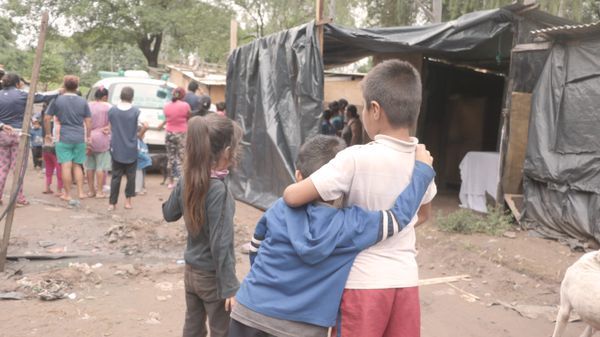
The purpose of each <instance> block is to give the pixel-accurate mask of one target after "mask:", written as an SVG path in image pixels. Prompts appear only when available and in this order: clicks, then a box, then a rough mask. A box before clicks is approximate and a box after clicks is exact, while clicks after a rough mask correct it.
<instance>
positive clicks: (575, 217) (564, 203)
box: [524, 23, 600, 242]
mask: <svg viewBox="0 0 600 337" xmlns="http://www.w3.org/2000/svg"><path fill="white" fill-rule="evenodd" d="M534 33H535V34H537V35H539V36H540V37H545V38H547V39H549V40H551V41H552V42H553V46H552V49H551V51H550V56H549V57H548V59H547V61H546V64H545V66H544V70H543V71H542V75H541V76H540V78H539V80H538V82H537V85H536V88H535V90H534V92H533V97H532V105H531V120H530V126H529V142H528V146H527V155H526V159H525V167H524V175H525V179H524V185H525V186H524V187H525V194H524V196H525V214H524V220H525V223H526V224H527V226H528V227H529V228H533V229H535V230H536V231H537V232H539V233H541V234H542V235H544V236H547V237H551V238H555V239H565V238H566V237H571V238H577V239H580V240H582V241H585V240H588V239H595V240H596V241H597V242H600V109H599V108H598V107H599V106H600V58H599V57H598V55H600V23H596V24H588V25H577V26H565V27H556V28H552V29H542V30H539V31H536V32H534Z"/></svg>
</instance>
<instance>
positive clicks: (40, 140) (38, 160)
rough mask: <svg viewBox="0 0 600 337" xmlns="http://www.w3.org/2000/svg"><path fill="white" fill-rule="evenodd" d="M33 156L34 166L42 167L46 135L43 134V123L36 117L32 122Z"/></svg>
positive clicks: (36, 167)
mask: <svg viewBox="0 0 600 337" xmlns="http://www.w3.org/2000/svg"><path fill="white" fill-rule="evenodd" d="M29 133H30V134H31V156H32V157H33V167H34V168H35V169H42V146H43V145H44V136H43V135H42V124H40V120H39V119H37V118H34V119H33V120H32V124H31V130H30V131H29Z"/></svg>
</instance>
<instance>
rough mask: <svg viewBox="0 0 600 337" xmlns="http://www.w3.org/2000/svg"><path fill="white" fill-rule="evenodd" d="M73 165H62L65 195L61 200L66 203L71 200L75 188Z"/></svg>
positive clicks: (69, 163) (68, 163) (70, 163)
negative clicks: (72, 190)
mask: <svg viewBox="0 0 600 337" xmlns="http://www.w3.org/2000/svg"><path fill="white" fill-rule="evenodd" d="M72 168H73V163H72V162H67V163H62V164H61V170H62V179H63V188H64V189H65V193H64V194H63V196H61V197H60V198H61V199H63V200H66V201H70V200H71V187H72V186H73V172H72Z"/></svg>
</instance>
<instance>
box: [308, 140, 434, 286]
mask: <svg viewBox="0 0 600 337" xmlns="http://www.w3.org/2000/svg"><path fill="white" fill-rule="evenodd" d="M418 142H419V141H418V139H416V138H411V141H410V142H405V141H400V140H398V139H395V138H391V137H387V136H382V135H378V136H375V141H373V142H371V143H369V144H367V145H355V146H351V147H349V148H346V149H345V150H343V151H341V152H340V153H338V155H337V156H336V157H335V158H334V159H333V160H331V161H330V162H329V163H328V164H326V165H324V166H323V167H322V168H320V169H319V170H318V171H317V172H315V173H313V174H312V175H311V176H310V178H311V180H312V182H313V184H314V185H315V187H316V189H317V191H318V192H319V194H320V195H321V197H322V198H323V199H324V200H335V199H338V198H339V197H342V196H344V197H345V200H344V203H345V206H349V205H357V206H361V207H363V208H366V209H368V210H371V211H375V210H386V209H389V208H391V207H392V205H393V204H394V201H395V200H396V198H397V197H398V196H399V195H400V193H401V192H402V191H403V190H404V188H406V186H408V184H409V183H410V179H411V177H412V171H413V168H414V165H415V149H416V145H417V144H418ZM436 191H437V190H436V186H435V183H433V182H432V183H431V185H430V186H429V188H428V190H427V192H426V194H425V197H424V198H423V201H422V204H426V203H429V202H431V200H432V199H433V197H434V196H435V194H436ZM417 220H418V217H417V216H416V215H415V217H414V218H413V219H412V221H411V222H410V224H409V225H408V226H407V227H406V228H405V229H403V230H402V233H400V234H398V235H396V236H394V237H392V238H390V239H387V240H384V241H382V242H380V243H378V244H376V245H375V246H372V247H371V248H369V249H367V250H364V251H363V252H361V253H360V254H359V255H358V256H357V257H356V260H354V264H353V265H352V270H351V271H350V275H349V277H348V281H347V282H346V288H347V289H386V288H405V287H414V286H416V285H417V283H418V280H419V272H418V267H417V262H416V259H415V256H416V248H415V240H416V237H415V228H414V224H415V223H416V222H417Z"/></svg>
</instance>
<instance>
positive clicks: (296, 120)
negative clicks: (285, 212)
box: [226, 23, 323, 208]
mask: <svg viewBox="0 0 600 337" xmlns="http://www.w3.org/2000/svg"><path fill="white" fill-rule="evenodd" d="M226 101H227V113H228V114H229V116H230V117H232V118H234V119H235V120H236V121H238V122H239V123H240V124H241V126H242V128H243V129H244V136H243V139H242V157H241V160H240V163H239V165H238V167H237V168H236V169H235V170H233V172H232V176H231V180H230V186H231V190H232V192H233V194H234V196H235V198H236V199H238V200H242V201H244V202H247V203H249V204H251V205H254V206H256V207H259V208H267V207H269V206H270V205H271V204H272V203H273V202H274V201H275V200H276V199H277V198H278V197H279V196H280V195H281V193H282V192H283V190H284V188H285V187H286V186H287V185H289V184H290V183H292V182H293V181H294V170H295V169H294V167H295V165H294V161H295V159H296V156H297V154H298V150H299V147H300V145H302V143H303V142H304V140H305V139H306V138H307V137H309V136H310V135H314V134H316V133H317V132H318V124H319V117H320V115H321V112H322V111H321V110H322V102H323V64H322V61H321V56H320V53H319V51H318V47H317V40H316V37H315V31H314V23H310V24H307V25H304V26H300V27H297V28H293V29H290V30H287V31H283V32H280V33H277V34H273V35H269V36H267V37H264V38H261V39H259V40H256V41H254V42H252V43H249V44H247V45H244V46H242V47H240V48H238V49H236V50H234V51H233V53H232V54H231V56H230V57H229V60H228V64H227V95H226Z"/></svg>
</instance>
